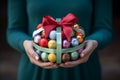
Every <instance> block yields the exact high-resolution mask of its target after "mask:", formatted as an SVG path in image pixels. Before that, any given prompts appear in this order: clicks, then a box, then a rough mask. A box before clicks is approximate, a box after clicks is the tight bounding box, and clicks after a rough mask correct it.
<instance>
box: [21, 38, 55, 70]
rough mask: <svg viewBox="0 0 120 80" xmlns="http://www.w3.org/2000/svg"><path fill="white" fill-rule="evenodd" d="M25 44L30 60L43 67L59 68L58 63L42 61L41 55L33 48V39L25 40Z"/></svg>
mask: <svg viewBox="0 0 120 80" xmlns="http://www.w3.org/2000/svg"><path fill="white" fill-rule="evenodd" d="M23 46H24V48H25V51H26V54H27V55H28V57H29V59H30V62H31V63H32V64H35V65H37V66H40V67H42V68H46V69H51V68H57V64H54V63H51V62H42V61H41V60H40V59H39V55H38V54H37V53H36V52H35V51H34V50H33V46H32V41H30V40H25V41H24V42H23Z"/></svg>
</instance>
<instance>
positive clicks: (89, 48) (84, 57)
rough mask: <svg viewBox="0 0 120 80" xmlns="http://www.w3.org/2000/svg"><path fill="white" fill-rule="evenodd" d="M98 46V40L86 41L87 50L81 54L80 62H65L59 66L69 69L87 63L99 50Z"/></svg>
mask: <svg viewBox="0 0 120 80" xmlns="http://www.w3.org/2000/svg"><path fill="white" fill-rule="evenodd" d="M97 46H98V42H97V41H96V40H88V41H86V46H85V49H84V50H83V51H82V52H81V54H80V59H79V60H76V61H69V62H65V63H62V64H60V65H59V66H61V67H66V68H68V67H74V66H77V65H79V64H81V63H85V62H87V61H88V59H89V57H90V55H91V54H92V52H93V51H94V50H95V49H96V48H97Z"/></svg>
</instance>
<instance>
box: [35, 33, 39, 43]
mask: <svg viewBox="0 0 120 80" xmlns="http://www.w3.org/2000/svg"><path fill="white" fill-rule="evenodd" d="M40 39H41V37H40V35H36V36H35V37H34V42H35V43H39V40H40Z"/></svg>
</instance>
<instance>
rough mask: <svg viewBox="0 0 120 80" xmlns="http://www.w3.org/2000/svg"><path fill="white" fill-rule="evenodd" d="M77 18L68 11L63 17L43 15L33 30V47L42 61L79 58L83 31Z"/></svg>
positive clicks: (83, 42) (82, 45)
mask: <svg viewBox="0 0 120 80" xmlns="http://www.w3.org/2000/svg"><path fill="white" fill-rule="evenodd" d="M77 21H78V18H77V17H76V16H75V15H74V14H72V13H69V14H68V15H67V16H65V17H63V18H56V19H54V18H53V17H51V16H44V17H43V20H42V23H40V24H38V26H37V28H36V30H35V31H34V32H33V47H34V48H35V51H36V53H38V54H39V55H40V59H41V60H42V61H43V62H48V61H50V62H53V63H57V64H60V63H63V62H67V61H73V60H77V59H79V58H80V53H81V52H82V50H83V49H84V46H85V40H84V39H85V32H84V30H83V28H82V27H81V26H80V25H78V24H77Z"/></svg>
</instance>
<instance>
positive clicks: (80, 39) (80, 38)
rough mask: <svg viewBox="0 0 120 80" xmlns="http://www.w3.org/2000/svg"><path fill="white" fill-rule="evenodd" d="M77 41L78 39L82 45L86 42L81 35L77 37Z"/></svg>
mask: <svg viewBox="0 0 120 80" xmlns="http://www.w3.org/2000/svg"><path fill="white" fill-rule="evenodd" d="M77 39H78V41H79V43H82V42H83V40H84V39H83V37H82V36H80V35H78V36H77Z"/></svg>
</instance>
